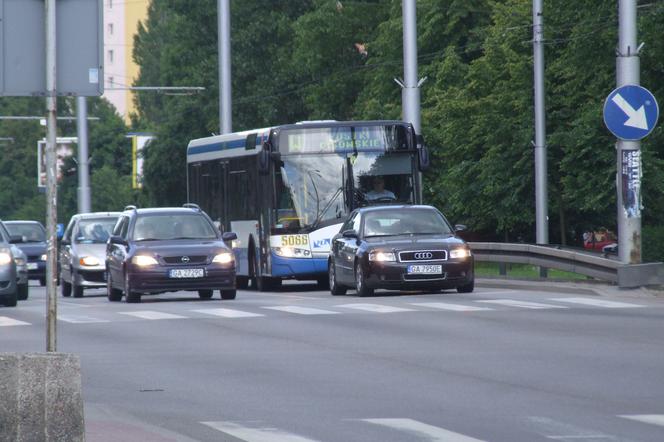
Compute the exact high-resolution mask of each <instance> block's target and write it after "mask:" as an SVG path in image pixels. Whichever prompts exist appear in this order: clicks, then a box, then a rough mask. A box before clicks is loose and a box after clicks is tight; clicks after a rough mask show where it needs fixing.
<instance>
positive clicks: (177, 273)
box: [168, 269, 205, 278]
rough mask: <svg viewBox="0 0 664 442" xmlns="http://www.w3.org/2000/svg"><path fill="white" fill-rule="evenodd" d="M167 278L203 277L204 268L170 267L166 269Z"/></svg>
mask: <svg viewBox="0 0 664 442" xmlns="http://www.w3.org/2000/svg"><path fill="white" fill-rule="evenodd" d="M168 277H169V278H203V277H205V269H171V270H169V271H168Z"/></svg>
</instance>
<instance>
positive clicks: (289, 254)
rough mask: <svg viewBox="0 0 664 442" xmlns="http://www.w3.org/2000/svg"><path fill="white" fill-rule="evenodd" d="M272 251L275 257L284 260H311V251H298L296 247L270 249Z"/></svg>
mask: <svg viewBox="0 0 664 442" xmlns="http://www.w3.org/2000/svg"><path fill="white" fill-rule="evenodd" d="M272 251H273V252H274V254H275V255H277V256H282V257H284V258H311V257H312V255H311V251H309V250H307V249H299V248H297V247H272Z"/></svg>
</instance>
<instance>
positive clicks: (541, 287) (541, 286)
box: [475, 276, 664, 299]
mask: <svg viewBox="0 0 664 442" xmlns="http://www.w3.org/2000/svg"><path fill="white" fill-rule="evenodd" d="M475 285H476V286H477V287H484V288H498V289H512V290H536V291H538V292H558V293H559V292H561V291H567V292H570V293H576V294H579V295H590V296H629V297H635V298H638V297H646V298H662V299H664V287H647V288H646V287H640V288H636V289H621V288H619V287H618V286H617V285H613V284H607V283H605V282H601V281H595V280H591V279H589V280H587V281H562V280H555V279H544V278H542V279H515V278H507V277H498V276H495V277H477V278H476V279H475Z"/></svg>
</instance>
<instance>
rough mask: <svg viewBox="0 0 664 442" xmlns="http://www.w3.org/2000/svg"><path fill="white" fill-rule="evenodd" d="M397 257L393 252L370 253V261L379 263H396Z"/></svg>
mask: <svg viewBox="0 0 664 442" xmlns="http://www.w3.org/2000/svg"><path fill="white" fill-rule="evenodd" d="M396 260H397V259H396V257H395V256H394V253H392V252H370V253H369V261H378V262H393V261H396Z"/></svg>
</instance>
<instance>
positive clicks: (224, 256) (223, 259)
mask: <svg viewBox="0 0 664 442" xmlns="http://www.w3.org/2000/svg"><path fill="white" fill-rule="evenodd" d="M212 262H216V263H218V264H230V263H232V262H233V254H232V253H230V252H222V253H220V254H218V255H215V257H214V258H212Z"/></svg>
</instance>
